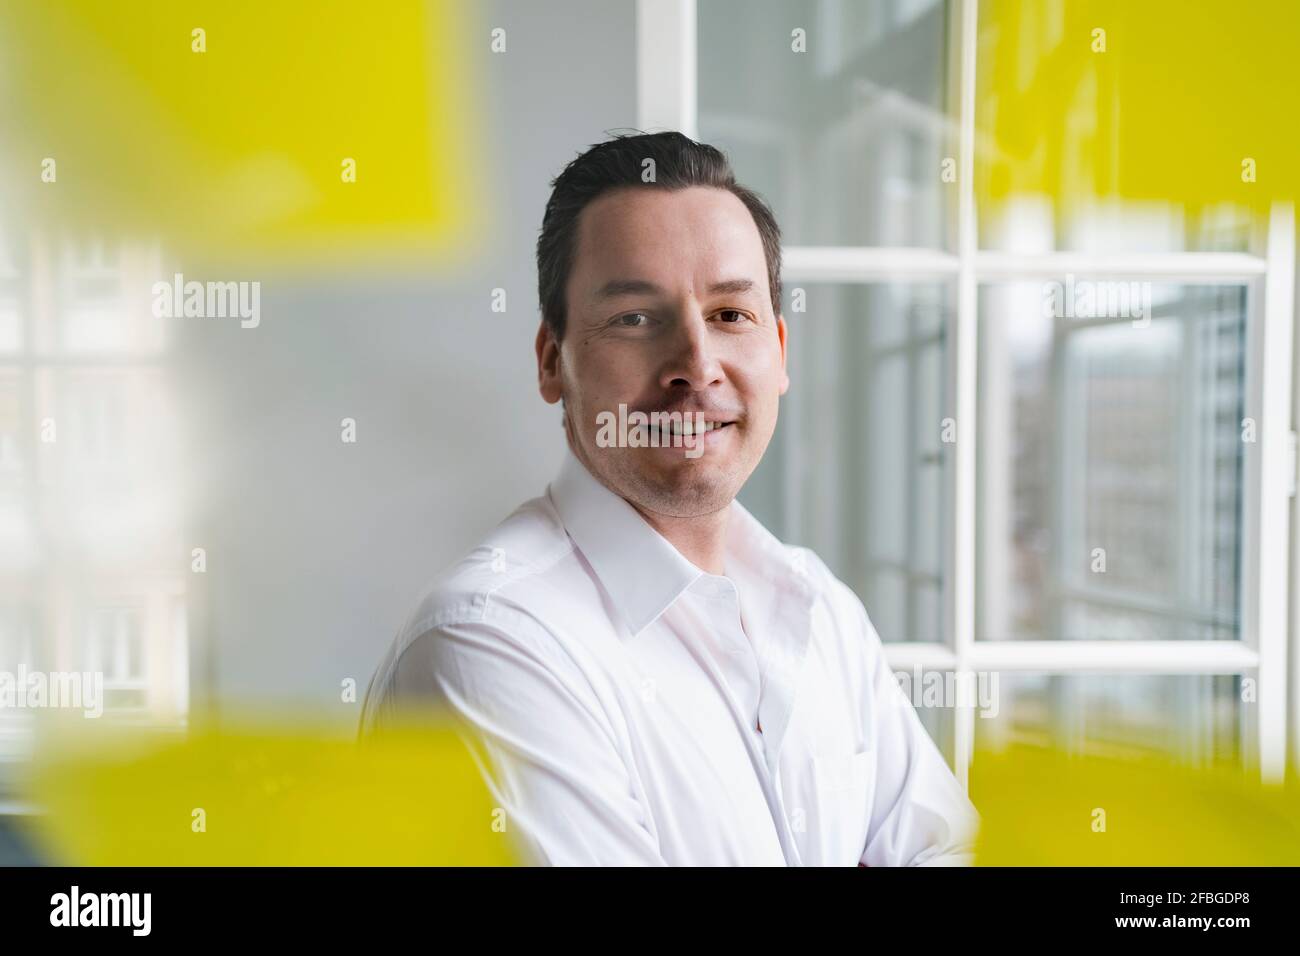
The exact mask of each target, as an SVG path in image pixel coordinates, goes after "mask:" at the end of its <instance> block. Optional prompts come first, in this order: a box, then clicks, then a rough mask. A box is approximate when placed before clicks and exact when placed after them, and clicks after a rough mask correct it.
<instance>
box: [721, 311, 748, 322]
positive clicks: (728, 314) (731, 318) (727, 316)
mask: <svg viewBox="0 0 1300 956" xmlns="http://www.w3.org/2000/svg"><path fill="white" fill-rule="evenodd" d="M717 317H718V318H719V319H721V320H722V321H723V322H725V323H727V324H728V325H734V324H735V323H737V322H744V321H745V320H746V319H748V318H749V315H748V314H746V313H744V312H741V311H740V310H739V309H723V310H722V311H721V312H719V313H717Z"/></svg>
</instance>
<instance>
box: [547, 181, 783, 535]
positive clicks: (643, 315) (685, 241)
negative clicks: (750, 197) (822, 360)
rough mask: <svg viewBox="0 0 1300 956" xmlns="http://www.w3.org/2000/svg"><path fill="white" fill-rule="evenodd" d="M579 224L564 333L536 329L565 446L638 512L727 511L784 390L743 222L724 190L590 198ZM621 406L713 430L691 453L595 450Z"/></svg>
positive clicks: (774, 326) (779, 338) (763, 279)
mask: <svg viewBox="0 0 1300 956" xmlns="http://www.w3.org/2000/svg"><path fill="white" fill-rule="evenodd" d="M577 232H578V235H577V243H576V250H575V256H574V261H573V267H572V269H571V271H570V274H569V281H568V286H567V289H566V292H567V300H568V318H567V325H566V329H565V333H564V340H563V342H562V343H559V344H558V345H557V344H556V343H555V341H554V339H553V337H552V336H551V335H550V332H549V330H548V329H547V328H546V327H545V326H543V328H542V330H541V331H540V332H539V334H538V340H537V353H538V363H539V369H540V380H541V381H540V384H541V392H542V396H543V397H544V398H545V399H546V400H547V401H548V402H555V401H559V400H560V399H561V398H563V400H564V409H565V427H566V430H567V431H568V435H569V443H570V446H571V447H572V449H573V452H574V454H575V455H576V456H577V458H578V459H579V460H580V461H582V463H583V464H585V465H586V466H587V468H588V470H590V471H591V473H592V474H593V475H595V476H596V478H598V479H599V480H600V481H601V482H602V483H603V484H605V485H606V486H607V487H609V488H610V489H612V490H613V491H615V492H616V493H617V494H619V495H621V496H622V497H623V498H626V499H627V500H628V501H630V502H631V503H632V504H633V505H635V506H637V507H638V508H640V509H641V510H643V511H650V512H654V513H656V514H660V515H669V516H674V517H696V516H699V515H705V514H711V513H713V512H716V511H718V510H720V509H722V508H725V507H726V506H727V505H729V504H730V503H731V501H732V499H733V498H734V497H735V496H736V493H737V492H738V491H739V490H740V488H741V486H742V485H743V484H744V483H745V481H746V480H747V479H748V478H749V476H750V474H751V473H752V472H753V470H754V468H755V467H756V466H757V465H758V462H759V459H761V458H762V457H763V452H764V451H765V450H766V448H767V444H768V442H769V441H770V440H771V438H772V432H773V430H774V429H775V427H776V417H777V405H778V400H779V397H780V396H781V395H783V394H785V391H786V389H787V388H788V387H789V384H790V383H789V379H788V378H787V377H786V373H785V322H784V320H783V319H782V318H781V317H780V316H778V315H773V314H772V303H771V296H770V294H769V289H768V276H767V262H766V259H765V258H764V255H763V243H762V240H761V238H760V237H759V233H758V227H757V226H756V225H755V224H754V220H753V217H752V216H751V215H750V213H749V210H748V209H746V208H745V205H744V203H742V202H741V201H740V199H739V198H737V197H736V196H735V195H733V194H732V193H731V192H729V191H727V190H725V189H714V188H709V187H691V188H687V189H680V190H671V191H670V190H665V189H655V188H646V189H637V188H626V189H619V190H615V191H613V192H609V193H606V194H605V195H603V196H601V197H600V198H599V199H597V200H595V201H594V202H592V203H591V204H590V205H588V206H587V207H586V208H585V209H584V210H583V211H582V214H581V215H580V216H579V219H578V231H577ZM620 404H622V405H626V407H627V410H628V412H629V413H631V412H635V411H641V412H644V413H645V414H646V415H647V416H649V415H650V414H651V413H653V412H681V413H684V417H687V418H688V420H690V421H692V422H694V421H696V418H695V413H697V412H699V413H703V415H704V419H705V420H706V421H708V422H712V423H716V424H717V425H718V426H720V427H715V428H714V429H713V430H711V431H709V432H707V433H706V434H705V436H704V438H703V441H702V448H701V447H700V446H699V445H696V446H695V447H693V448H690V447H687V448H684V447H680V443H678V447H671V446H672V444H673V443H670V442H662V444H665V445H668V447H658V448H655V447H641V448H632V447H602V444H607V442H601V443H598V435H599V434H600V431H599V425H600V422H601V418H600V415H601V413H602V412H606V413H613V414H614V415H617V414H618V411H619V405H620ZM605 435H606V436H608V431H607V432H606V433H605Z"/></svg>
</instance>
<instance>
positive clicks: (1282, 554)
mask: <svg viewBox="0 0 1300 956" xmlns="http://www.w3.org/2000/svg"><path fill="white" fill-rule="evenodd" d="M1295 254H1296V247H1295V207H1294V206H1293V205H1292V204H1291V203H1282V202H1278V203H1274V205H1273V208H1272V210H1271V213H1270V215H1269V222H1268V273H1267V275H1266V276H1265V279H1264V308H1263V320H1264V327H1263V336H1264V341H1263V353H1262V355H1261V357H1260V361H1259V366H1258V367H1259V370H1260V384H1259V389H1260V391H1259V395H1260V405H1259V416H1260V418H1259V422H1258V439H1259V444H1258V446H1257V448H1258V455H1259V473H1258V478H1259V527H1258V537H1257V539H1256V543H1257V547H1258V550H1257V552H1256V554H1257V558H1256V561H1257V563H1256V566H1255V573H1256V575H1257V578H1256V582H1257V584H1256V593H1255V595H1253V598H1254V600H1255V601H1257V602H1258V603H1257V604H1256V606H1255V613H1254V614H1253V615H1252V619H1253V622H1254V625H1255V629H1256V633H1255V634H1254V635H1253V638H1254V640H1253V641H1252V643H1253V645H1254V646H1255V647H1256V648H1257V649H1258V650H1259V661H1260V668H1259V704H1258V707H1259V767H1260V774H1261V775H1262V776H1263V778H1264V779H1265V780H1269V781H1275V780H1280V779H1281V778H1282V776H1283V775H1284V773H1285V770H1286V737H1287V673H1288V672H1287V620H1288V605H1287V600H1288V593H1287V577H1288V568H1289V565H1288V561H1289V557H1290V549H1291V538H1290V533H1291V498H1290V491H1291V488H1290V485H1291V480H1292V478H1293V474H1288V468H1293V467H1294V465H1293V464H1291V463H1290V457H1291V455H1290V440H1291V356H1292V346H1293V344H1294V339H1293V335H1294V323H1295V271H1294V270H1295Z"/></svg>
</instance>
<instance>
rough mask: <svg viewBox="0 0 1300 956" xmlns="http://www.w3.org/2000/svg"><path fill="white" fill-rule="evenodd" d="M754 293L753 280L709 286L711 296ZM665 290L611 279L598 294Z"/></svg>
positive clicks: (640, 281)
mask: <svg viewBox="0 0 1300 956" xmlns="http://www.w3.org/2000/svg"><path fill="white" fill-rule="evenodd" d="M753 291H754V282H753V280H752V279H726V280H723V281H722V282H715V283H713V284H712V285H711V286H709V289H708V292H709V295H740V294H742V293H745V292H753ZM663 292H664V290H663V289H662V288H661V287H660V286H657V285H655V284H654V283H653V282H649V281H647V280H645V279H610V280H609V281H608V282H606V283H605V284H604V285H603V286H601V287H600V289H599V290H598V291H597V292H596V298H597V299H615V298H618V297H619V296H620V295H662V294H663Z"/></svg>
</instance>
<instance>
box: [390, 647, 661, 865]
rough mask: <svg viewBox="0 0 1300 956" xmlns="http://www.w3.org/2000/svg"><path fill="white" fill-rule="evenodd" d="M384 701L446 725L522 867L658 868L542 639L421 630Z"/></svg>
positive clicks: (572, 681) (559, 661)
mask: <svg viewBox="0 0 1300 956" xmlns="http://www.w3.org/2000/svg"><path fill="white" fill-rule="evenodd" d="M536 630H537V631H538V632H540V628H537V629H536ZM382 695H383V697H384V701H383V702H382V704H381V705H380V708H381V710H383V711H384V712H391V710H392V709H393V708H395V707H397V706H399V705H401V704H402V703H404V702H412V701H418V702H420V703H421V704H422V705H424V706H429V705H432V706H433V707H434V708H436V709H438V710H441V711H444V712H445V713H447V714H448V715H449V716H450V717H452V718H453V720H454V721H455V722H456V723H457V724H458V726H459V729H460V730H461V734H462V737H463V738H464V739H465V741H466V743H467V745H468V746H469V747H470V749H471V751H472V752H473V753H474V755H475V758H476V760H477V761H478V763H479V766H480V768H481V769H482V771H483V773H484V777H485V780H486V782H487V784H488V787H489V789H490V790H491V793H492V796H493V798H494V799H495V800H496V801H497V802H498V803H499V805H500V807H501V808H502V809H503V810H504V811H505V820H506V827H507V832H510V833H512V835H513V838H514V840H515V842H516V844H517V845H518V846H519V847H520V849H521V851H522V853H523V856H524V862H526V863H529V864H534V865H554V866H574V865H590V866H609V865H614V866H662V865H665V861H664V860H663V858H662V856H661V854H660V852H659V847H658V840H657V839H656V837H655V836H654V835H653V834H652V832H651V831H650V829H649V828H648V826H647V819H648V817H647V814H646V812H645V809H644V805H643V803H642V802H641V800H640V799H638V794H637V790H636V789H635V787H634V785H633V780H632V777H631V774H630V773H629V771H628V767H627V763H626V762H625V760H624V759H623V756H622V754H621V752H620V749H619V746H618V742H617V737H616V736H615V734H614V731H613V728H612V726H611V724H610V721H609V720H608V718H607V716H606V714H605V712H604V710H603V708H602V707H601V705H600V702H599V700H598V698H597V695H596V693H595V691H594V690H593V688H592V686H591V683H590V681H589V680H588V679H587V678H586V677H585V675H583V674H582V672H581V670H580V668H578V666H577V665H576V664H575V663H574V662H573V661H572V660H571V659H569V658H567V657H566V656H565V655H563V654H562V653H559V652H558V651H554V650H550V651H548V649H547V647H546V638H545V635H544V633H532V632H530V629H529V628H528V626H527V625H526V624H525V623H523V622H521V624H520V626H518V627H516V626H513V625H510V626H501V625H499V624H488V623H483V622H473V623H465V624H453V625H445V626H441V627H437V628H434V629H431V630H428V631H426V632H424V633H423V634H421V635H420V636H419V637H418V638H416V639H415V640H414V641H413V642H412V643H411V644H410V646H409V647H407V649H406V650H405V651H404V652H403V653H402V655H401V656H400V657H399V658H398V660H397V662H396V665H395V667H394V669H393V672H392V675H391V677H390V679H389V680H388V681H387V683H386V686H385V688H384V690H383V691H382Z"/></svg>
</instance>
